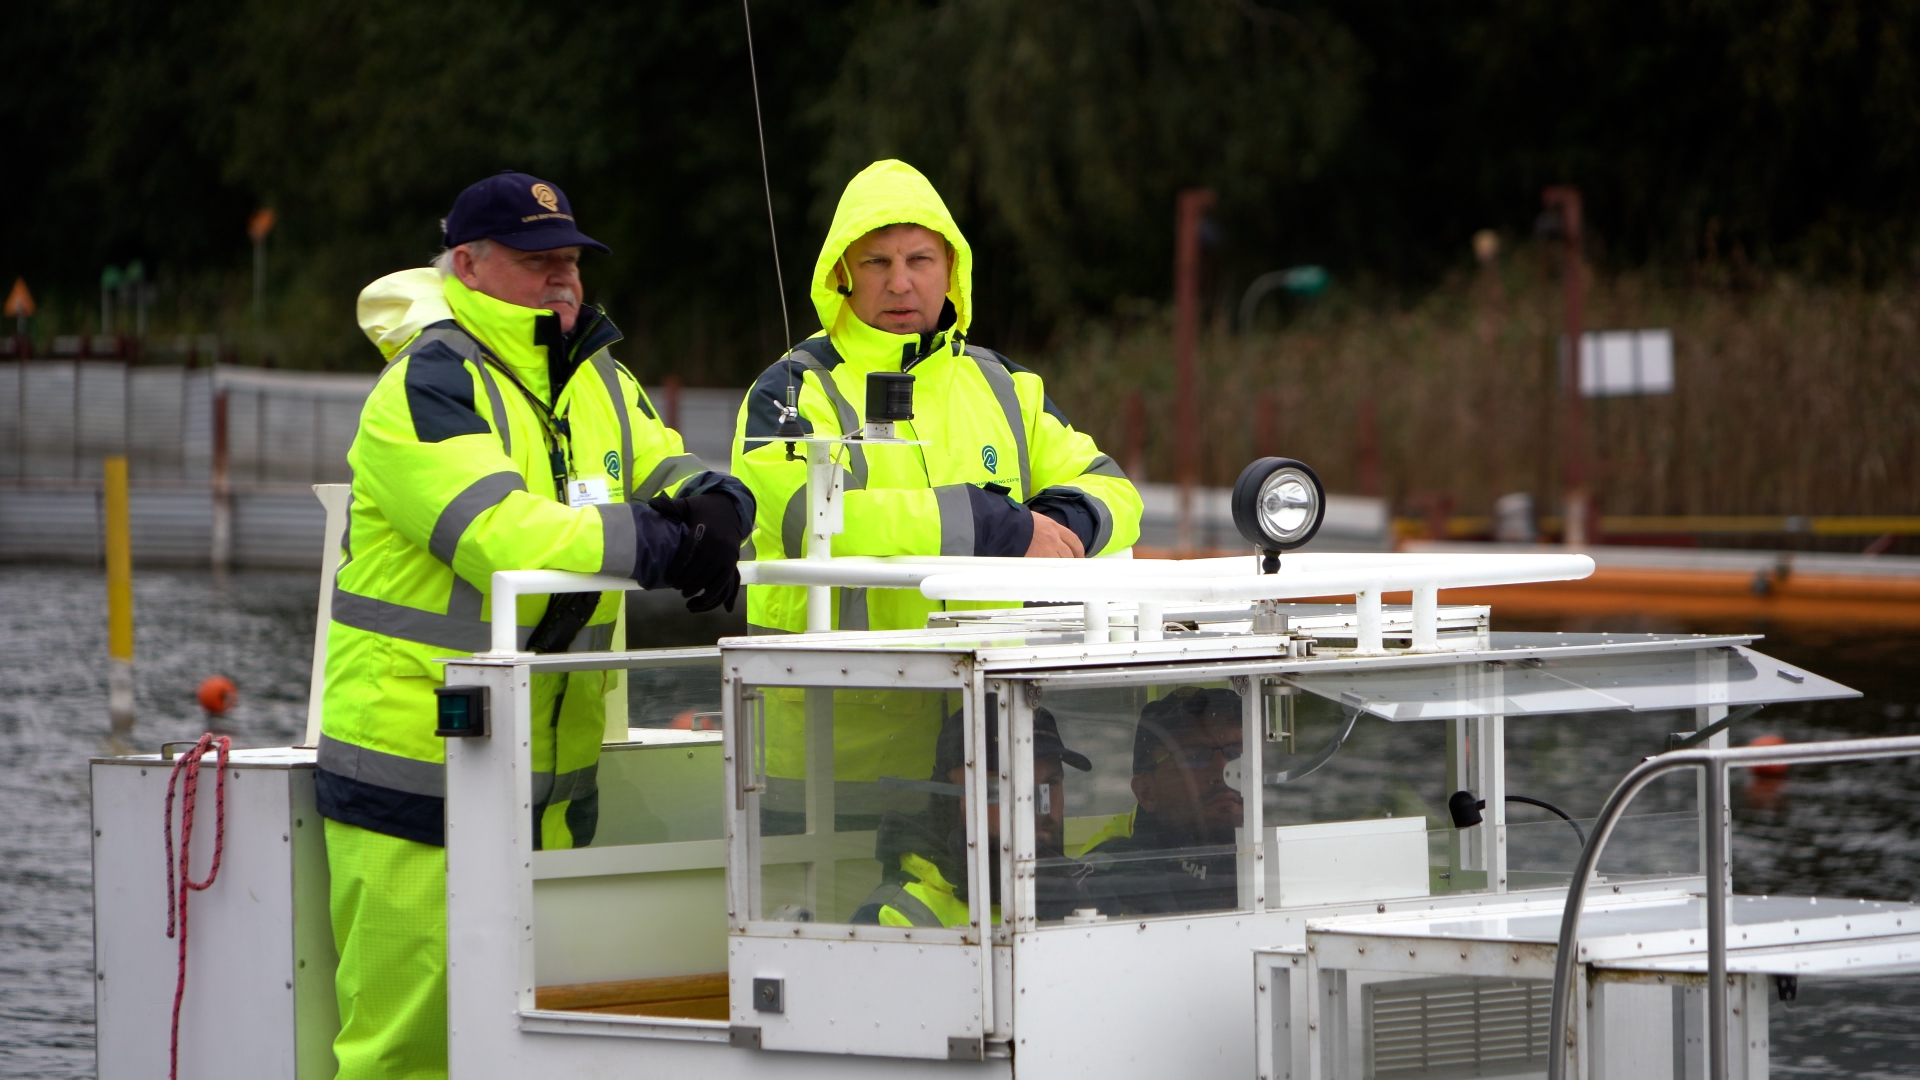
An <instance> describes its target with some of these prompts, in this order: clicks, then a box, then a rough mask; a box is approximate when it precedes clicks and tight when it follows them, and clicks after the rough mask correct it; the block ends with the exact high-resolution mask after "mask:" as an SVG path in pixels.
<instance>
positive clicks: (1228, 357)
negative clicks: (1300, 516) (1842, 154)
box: [1036, 250, 1920, 514]
mask: <svg viewBox="0 0 1920 1080" xmlns="http://www.w3.org/2000/svg"><path fill="white" fill-rule="evenodd" d="M1730 276H1731V275H1726V274H1715V273H1713V272H1711V268H1709V269H1708V270H1707V271H1704V272H1698V271H1697V272H1695V273H1694V274H1692V275H1691V277H1692V278H1693V280H1691V281H1681V282H1675V281H1671V280H1661V279H1660V278H1658V277H1656V276H1654V275H1651V274H1647V273H1627V274H1621V275H1617V276H1601V275H1598V274H1594V273H1593V272H1592V271H1589V272H1588V277H1589V284H1588V288H1587V293H1586V320H1585V326H1586V328H1587V329H1589V330H1610V329H1639V328H1653V327H1668V328H1671V329H1672V331H1673V336H1674V381H1675V389H1674V392H1673V393H1672V394H1670V395H1662V396H1649V397H1619V398H1604V399H1589V400H1588V402H1587V410H1586V427H1587V443H1588V455H1589V466H1588V473H1589V487H1590V488H1591V489H1592V490H1593V492H1594V494H1595V497H1596V499H1597V503H1598V506H1599V508H1600V509H1601V510H1603V511H1604V512H1606V513H1610V514H1913V513H1920V442H1917V440H1916V436H1917V435H1920V332H1917V327H1916V316H1920V284H1916V283H1913V282H1903V283H1898V284H1895V285H1889V286H1886V287H1882V288H1878V289H1872V290H1869V289H1865V288H1857V287H1855V288H1847V287H1816V286H1807V285H1802V284H1798V283H1796V282H1795V281H1794V280H1792V279H1791V278H1787V277H1775V278H1771V279H1766V280H1757V279H1755V278H1754V277H1753V275H1751V274H1749V275H1747V277H1746V280H1742V281H1729V280H1728V278H1729V277H1730ZM1561 296H1562V290H1561V286H1560V281H1559V274H1558V272H1557V271H1556V270H1555V269H1554V268H1553V267H1552V266H1551V264H1550V263H1548V262H1546V261H1545V258H1544V254H1543V253H1542V252H1540V251H1538V250H1534V251H1526V252H1522V253H1520V254H1519V255H1518V256H1517V257H1515V258H1513V259H1511V260H1509V261H1508V262H1507V264H1506V265H1503V266H1496V267H1483V268H1481V269H1480V270H1479V271H1478V272H1476V273H1473V274H1468V275H1462V276H1460V277H1459V278H1457V279H1455V280H1451V281H1449V282H1447V283H1445V284H1444V285H1443V286H1441V287H1440V288H1439V289H1437V290H1435V291H1434V292H1433V293H1432V294H1430V295H1428V296H1427V297H1426V298H1424V299H1422V300H1420V301H1418V302H1416V303H1413V304H1411V305H1408V306H1403V307H1400V308H1396V309H1392V310H1377V309H1375V310H1368V309H1365V308H1362V307H1358V306H1352V305H1343V304H1342V303H1341V302H1340V300H1339V299H1338V298H1337V297H1335V298H1333V299H1332V300H1331V301H1330V302H1322V303H1320V304H1318V305H1313V306H1309V307H1307V308H1306V309H1305V310H1302V311H1298V312H1294V313H1292V314H1291V315H1290V317H1289V319H1288V320H1287V322H1286V324H1285V325H1284V326H1283V327H1282V328H1280V329H1278V330H1274V331H1256V332H1251V333H1247V334H1232V333H1229V332H1227V329H1226V327H1224V326H1223V325H1218V324H1216V326H1215V327H1214V328H1213V329H1212V330H1210V331H1209V332H1208V333H1206V334H1204V335H1203V338H1202V341H1201V343H1200V347H1199V352H1198V361H1199V372H1200V387H1201V391H1200V400H1201V407H1200V418H1201V431H1200V433H1199V434H1198V435H1197V438H1198V441H1199V461H1200V472H1201V480H1202V482H1203V483H1209V484H1227V483H1231V482H1232V480H1233V478H1234V476H1235V475H1236V474H1237V472H1238V470H1239V468H1240V467H1241V466H1242V465H1243V464H1245V462H1246V461H1248V460H1249V459H1250V458H1252V457H1253V456H1256V455H1258V454H1268V453H1277V454H1285V455H1287V456H1292V457H1298V458H1301V459H1302V460H1305V461H1307V462H1309V463H1310V464H1312V465H1313V466H1314V467H1315V468H1316V469H1318V470H1319V471H1320V472H1321V475H1322V476H1323V477H1324V478H1325V479H1326V481H1327V484H1328V487H1329V488H1330V489H1331V490H1335V491H1349V492H1369V493H1376V494H1380V495H1384V496H1386V497H1387V498H1389V499H1390V500H1391V501H1392V504H1393V505H1394V506H1395V507H1396V509H1399V510H1402V511H1411V512H1419V511H1420V510H1421V509H1422V508H1423V507H1431V506H1432V505H1434V504H1435V503H1439V504H1441V505H1443V506H1446V507H1449V508H1450V509H1451V510H1452V511H1453V512H1455V513H1469V514H1484V513H1487V512H1488V508H1489V507H1490V506H1491V504H1492V501H1493V499H1494V498H1496V497H1497V496H1499V495H1501V494H1504V493H1507V492H1515V491H1525V492H1531V493H1532V494H1533V495H1534V497H1535V499H1536V504H1537V505H1538V506H1539V507H1540V508H1541V509H1542V511H1544V512H1551V508H1554V507H1557V506H1558V503H1559V498H1560V488H1561V482H1562V460H1563V456H1564V454H1563V449H1562V427H1561V425H1562V413H1563V407H1562V399H1561V397H1560V385H1561V381H1560V374H1559V371H1558V367H1559V363H1558V359H1557V354H1558V351H1559V341H1560V338H1561V333H1562V330H1563V325H1564V324H1563V318H1564V315H1563V309H1562V302H1561ZM1036 361H1037V362H1036V367H1038V368H1039V369H1040V370H1041V371H1042V372H1043V373H1044V374H1046V375H1047V377H1048V382H1049V387H1050V390H1051V391H1052V394H1053V396H1054V397H1055V399H1056V400H1058V401H1059V402H1061V403H1062V405H1063V407H1064V408H1065V409H1066V410H1067V411H1068V413H1069V415H1071V416H1072V417H1073V418H1074V419H1075V420H1076V421H1077V422H1078V423H1079V424H1080V425H1081V426H1083V427H1084V428H1086V429H1087V430H1089V431H1090V432H1091V433H1092V434H1093V435H1094V437H1095V438H1097V439H1098V440H1099V441H1100V443H1101V445H1102V446H1103V447H1106V448H1108V449H1110V450H1111V451H1112V452H1113V453H1114V454H1115V456H1116V457H1120V458H1121V459H1122V463H1123V464H1125V465H1128V466H1129V468H1130V469H1135V470H1138V469H1140V468H1141V467H1142V466H1144V472H1145V473H1146V475H1147V476H1148V477H1149V478H1151V479H1156V480H1171V479H1173V478H1174V476H1175V468H1176V460H1177V459H1176V444H1177V442H1178V440H1179V439H1180V438H1181V435H1180V432H1179V431H1178V430H1177V428H1176V416H1177V412H1176V406H1175V401H1176V388H1175V380H1174V370H1173V349H1172V338H1171V319H1170V318H1168V317H1165V316H1157V317H1153V318H1148V319H1145V320H1141V321H1137V322H1135V323H1134V324H1133V325H1131V326H1127V327H1123V328H1116V327H1115V326H1114V325H1112V324H1088V325H1085V326H1083V327H1082V328H1081V329H1080V330H1079V331H1078V332H1077V333H1075V334H1074V335H1072V336H1070V337H1068V338H1067V339H1066V340H1065V341H1064V343H1063V344H1061V345H1060V346H1059V347H1057V348H1055V349H1054V350H1053V351H1052V352H1051V354H1050V355H1048V356H1045V357H1041V358H1036ZM1136 393H1137V394H1138V395H1139V398H1138V401H1139V404H1137V405H1135V404H1132V403H1131V402H1130V398H1132V396H1133V395H1135V394H1136ZM1130 412H1131V413H1132V418H1131V419H1130V415H1129V414H1130ZM1142 418H1144V423H1142V422H1141V420H1142Z"/></svg>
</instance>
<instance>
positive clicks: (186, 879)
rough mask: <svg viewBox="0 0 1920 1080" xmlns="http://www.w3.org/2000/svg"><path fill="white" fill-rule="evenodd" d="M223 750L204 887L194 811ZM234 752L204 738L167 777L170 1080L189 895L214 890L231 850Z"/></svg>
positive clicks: (182, 993)
mask: <svg viewBox="0 0 1920 1080" xmlns="http://www.w3.org/2000/svg"><path fill="white" fill-rule="evenodd" d="M216 746H217V747H218V748H219V754H218V756H217V757H216V759H215V761H216V762H217V764H216V765H215V767H214V783H213V866H212V867H210V868H209V869H208V870H207V879H206V880H205V881H195V880H193V873H192V869H191V862H192V858H193V808H194V805H195V804H196V803H197V802H198V801H199V794H200V759H201V758H203V757H205V756H206V753H207V751H208V750H210V749H213V748H215V747H216ZM232 746H233V740H232V739H229V738H227V737H226V736H225V735H215V734H213V733H212V732H208V733H206V734H205V735H202V736H200V741H199V742H197V743H194V744H193V749H191V750H189V751H187V752H186V753H184V754H181V755H180V756H179V757H178V758H175V759H174V762H173V773H172V774H171V775H170V776H168V777H167V813H166V821H165V822H164V823H163V824H164V825H165V826H166V828H165V832H166V837H167V936H168V937H173V936H175V935H174V932H173V931H174V921H175V916H176V913H177V915H178V919H179V925H180V933H179V938H180V974H179V978H178V979H177V981H175V983H174V984H173V1036H172V1039H171V1041H170V1042H169V1043H168V1046H167V1076H168V1077H169V1080H179V1076H180V1002H181V1000H182V999H184V998H185V997H186V993H187V891H188V890H189V889H191V890H193V891H194V892H199V891H200V890H202V889H205V888H206V887H207V886H209V885H211V884H213V879H214V878H217V877H219V876H220V856H221V854H222V853H223V852H224V851H225V850H226V846H227V751H228V749H230V748H231V747H232ZM183 771H184V772H185V773H186V776H187V784H186V790H185V791H184V792H182V793H181V797H180V872H179V875H178V886H177V888H178V893H177V895H176V892H175V889H176V885H175V874H174V866H173V792H174V787H175V785H176V784H178V783H179V781H180V774H181V773H182V772H183Z"/></svg>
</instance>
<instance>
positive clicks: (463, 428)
mask: <svg viewBox="0 0 1920 1080" xmlns="http://www.w3.org/2000/svg"><path fill="white" fill-rule="evenodd" d="M407 409H408V411H410V412H411V413H412V414H413V434H414V437H415V438H417V439H419V440H420V441H421V442H444V441H445V440H447V439H451V438H453V437H454V436H456V435H485V434H486V433H487V432H489V431H492V430H493V428H491V427H490V426H488V424H487V422H486V420H485V419H483V418H482V417H481V416H480V414H479V413H478V412H476V411H474V408H473V376H471V375H469V374H468V373H467V362H466V360H465V359H464V358H462V357H461V355H460V354H459V353H457V352H454V351H453V349H451V348H450V347H448V345H447V344H446V343H445V342H442V341H429V342H427V343H426V344H425V345H422V346H421V347H420V348H419V349H417V350H415V351H413V352H411V353H409V354H408V355H407Z"/></svg>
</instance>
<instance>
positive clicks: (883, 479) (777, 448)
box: [733, 161, 1140, 632]
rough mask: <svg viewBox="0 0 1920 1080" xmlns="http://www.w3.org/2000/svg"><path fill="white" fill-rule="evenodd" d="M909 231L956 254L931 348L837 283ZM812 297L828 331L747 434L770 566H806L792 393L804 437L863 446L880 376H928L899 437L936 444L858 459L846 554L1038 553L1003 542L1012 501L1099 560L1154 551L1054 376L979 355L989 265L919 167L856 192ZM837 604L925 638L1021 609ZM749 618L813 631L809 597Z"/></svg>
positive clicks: (891, 592) (741, 426)
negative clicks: (859, 259) (849, 437)
mask: <svg viewBox="0 0 1920 1080" xmlns="http://www.w3.org/2000/svg"><path fill="white" fill-rule="evenodd" d="M900 223H912V224H917V225H923V226H925V227H926V228H929V229H932V230H933V231H935V232H937V233H939V234H941V235H942V236H944V237H946V239H947V242H948V243H949V244H951V245H952V246H953V260H952V271H951V274H952V277H951V281H950V283H949V286H948V292H947V300H948V302H949V303H950V304H951V305H952V308H953V313H952V315H953V318H952V322H951V324H949V325H948V326H946V327H945V328H943V329H941V330H939V331H938V332H936V333H934V334H932V335H928V336H926V337H924V338H923V337H921V336H918V335H914V334H890V333H887V332H885V331H882V330H877V329H875V328H873V327H871V326H868V325H867V324H866V323H864V322H862V321H861V320H860V319H859V318H858V317H857V316H855V315H854V313H853V309H852V307H851V306H850V305H849V304H848V303H847V298H846V297H845V296H843V295H841V293H840V291H839V290H838V288H837V287H836V286H837V284H838V283H837V281H836V279H835V278H834V265H835V264H836V263H837V262H839V261H840V258H841V256H842V255H843V254H844V253H845V252H846V250H847V246H848V245H849V244H851V243H853V242H854V241H855V240H858V239H859V238H860V237H862V236H864V235H866V234H867V233H869V232H871V231H873V230H874V229H877V228H881V227H882V226H886V225H894V224H900ZM811 288H812V294H813V304H814V308H815V310H816V311H818V312H819V315H820V325H822V326H824V327H826V329H825V330H824V331H822V332H821V333H820V334H818V335H816V336H814V337H813V338H810V339H808V340H807V341H805V342H803V343H801V345H800V347H798V348H796V349H795V350H794V351H793V352H792V353H790V354H789V355H788V356H787V357H784V358H782V359H781V360H779V361H776V362H775V363H774V365H773V366H772V367H770V368H768V369H767V370H766V372H765V373H764V374H762V375H761V376H760V378H759V380H758V381H757V382H755V384H754V387H753V389H752V391H751V392H750V393H749V394H748V395H747V399H746V401H745V402H744V403H743V404H742V405H741V408H740V417H739V421H738V424H737V426H736V441H735V444H734V451H733V472H734V475H735V476H738V477H739V478H740V479H742V480H744V481H745V482H746V485H747V487H748V488H750V489H751V490H752V491H753V494H754V498H755V500H756V502H757V504H758V517H757V518H756V520H755V524H754V534H753V551H754V556H755V558H757V559H781V558H785V559H797V558H801V557H802V556H803V555H804V554H805V551H804V542H803V537H804V533H805V531H806V530H805V523H806V512H805V511H806V486H807V483H806V480H807V470H806V465H805V463H804V462H802V461H788V460H787V459H786V447H785V445H784V444H782V443H780V442H778V441H771V440H772V439H773V435H774V430H775V428H776V426H777V425H778V424H779V419H780V408H781V406H783V405H785V404H786V399H787V386H788V384H789V381H790V380H791V381H792V382H793V383H794V384H796V385H797V386H798V387H799V395H798V401H797V404H798V407H799V410H800V415H801V422H802V425H803V426H804V427H806V428H807V429H808V430H809V431H815V432H821V433H823V434H829V435H839V434H850V433H852V432H855V431H858V430H859V428H860V425H861V422H862V419H863V417H862V415H861V410H862V409H863V408H864V403H865V401H866V379H867V375H868V374H869V373H870V372H875V371H888V372H895V371H903V370H904V371H909V372H911V373H912V374H913V376H914V388H913V410H914V417H913V419H912V420H911V421H908V422H905V423H902V424H899V425H897V428H896V430H897V432H898V434H899V435H900V437H901V438H903V439H924V440H926V441H927V442H928V444H929V445H926V446H879V445H876V446H867V447H859V446H853V447H848V448H847V455H848V457H847V473H848V475H847V478H846V487H847V492H846V504H845V507H846V509H845V528H846V531H845V532H843V533H842V534H840V535H839V536H836V537H834V539H833V553H834V554H835V555H976V554H979V555H988V554H1011V555H1019V554H1024V553H1025V546H1024V545H1021V550H1019V551H1009V550H1006V549H1005V537H1004V536H1001V537H998V538H996V537H995V536H993V535H989V534H990V533H991V531H992V530H993V527H994V526H996V525H1001V523H1003V522H1004V521H1005V520H1007V519H1006V516H1005V514H1004V511H1005V509H1007V501H1008V500H1011V502H1012V503H1013V504H1018V505H1021V506H1025V507H1028V508H1031V509H1033V510H1036V511H1039V512H1041V513H1046V514H1048V516H1052V517H1055V519H1056V520H1058V521H1060V522H1061V523H1062V524H1064V525H1066V526H1067V527H1068V528H1070V529H1073V530H1074V531H1075V532H1076V533H1078V534H1080V539H1081V542H1082V544H1083V545H1084V546H1085V548H1086V553H1087V554H1088V555H1089V556H1093V555H1099V554H1102V553H1106V552H1115V551H1120V550H1122V549H1124V548H1129V547H1132V546H1133V544H1134V542H1135V541H1136V540H1137V539H1139V536H1140V493H1139V492H1138V491H1136V490H1135V489H1134V486H1133V484H1132V483H1131V482H1129V481H1128V480H1127V478H1126V475H1125V474H1124V473H1123V472H1121V471H1120V467H1119V466H1118V465H1116V464H1115V463H1114V461H1113V459H1112V458H1110V457H1108V456H1107V455H1105V454H1103V453H1101V452H1100V448H1099V447H1097V446H1095V445H1094V442H1093V440H1092V439H1091V438H1089V437H1088V436H1087V435H1085V434H1083V433H1081V432H1078V431H1075V430H1074V429H1073V426H1072V425H1071V424H1069V423H1068V422H1067V419H1066V416H1065V415H1064V414H1063V413H1061V411H1060V410H1059V409H1058V408H1057V407H1056V406H1055V405H1054V404H1053V402H1052V401H1050V400H1048V398H1047V396H1046V389H1045V387H1044V386H1043V385H1042V384H1041V380H1040V376H1038V375H1035V374H1034V373H1032V372H1030V371H1028V370H1027V369H1026V368H1023V367H1021V366H1019V365H1018V364H1015V363H1013V362H1012V361H1010V360H1008V359H1007V358H1006V357H1004V356H1001V355H1000V354H998V353H995V352H992V351H990V350H987V349H982V348H978V347H976V346H973V345H970V344H968V343H967V340H966V334H967V328H968V326H969V325H970V322H971V319H972V314H973V252H972V249H971V248H970V247H968V246H967V239H966V237H965V236H962V235H961V233H960V229H959V227H958V226H957V225H955V224H954V221H953V217H952V215H951V214H949V213H948V212H947V207H946V204H945V203H943V202H942V201H941V199H940V196H939V194H938V193H937V192H935V191H934V190H933V185H932V184H930V183H928V182H927V179H926V177H924V176H922V175H921V174H920V173H919V172H918V171H917V170H915V169H914V168H913V167H912V166H910V165H908V164H906V163H904V162H900V161H879V162H875V163H874V164H872V165H870V166H868V167H867V168H866V169H864V170H862V171H861V172H860V174H859V175H858V176H855V177H854V178H853V180H852V181H851V182H850V183H848V185H847V190H846V192H845V194H843V195H842V196H841V197H840V206H839V208H838V209H837V210H835V212H834V216H833V226H832V228H831V229H830V230H829V231H828V233H827V239H826V242H825V243H824V244H822V245H821V247H820V258H819V260H818V261H817V262H816V263H815V264H814V271H813V279H812V283H811ZM989 484H992V485H997V486H998V487H1000V488H1003V489H1005V491H1006V495H1005V497H1004V498H1000V497H998V496H995V497H993V498H983V496H984V495H988V494H991V493H988V492H986V490H985V489H986V485H989ZM996 503H998V505H997V506H996V505H995V504H996ZM1029 521H1030V519H1029ZM1001 531H1002V532H1003V533H1004V531H1005V530H1004V528H1002V529H1001ZM1029 535H1030V534H1029ZM996 540H998V541H999V544H1000V546H998V547H996ZM833 604H834V609H835V610H834V625H835V626H836V627H837V628H839V629H842V630H855V629H859V630H869V629H870V630H899V629H913V628H917V627H922V626H925V625H926V624H927V616H928V614H929V613H931V612H935V611H941V610H948V609H958V608H980V607H997V606H1005V605H1004V604H995V603H984V604H982V603H953V602H949V603H945V604H942V603H940V602H936V601H931V600H928V599H926V598H925V597H923V596H921V595H920V594H919V593H918V592H917V591H914V590H911V589H874V590H862V589H836V590H834V598H833ZM747 621H748V623H749V624H750V625H752V626H753V627H754V628H755V629H756V630H759V631H764V630H783V631H794V632H798V631H804V630H805V629H806V625H807V595H806V590H805V589H804V588H800V587H797V586H780V585H753V586H749V587H748V589H747Z"/></svg>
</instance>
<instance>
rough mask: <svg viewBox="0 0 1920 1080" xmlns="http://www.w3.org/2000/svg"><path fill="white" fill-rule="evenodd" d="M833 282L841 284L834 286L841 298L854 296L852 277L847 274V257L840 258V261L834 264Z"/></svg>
mask: <svg viewBox="0 0 1920 1080" xmlns="http://www.w3.org/2000/svg"><path fill="white" fill-rule="evenodd" d="M833 280H835V281H837V282H839V284H837V285H835V286H834V291H836V292H838V293H839V294H840V295H841V296H852V295H853V288H852V277H851V275H849V274H848V273H847V257H846V256H845V255H842V256H840V259H839V261H838V262H835V263H834V264H833Z"/></svg>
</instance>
